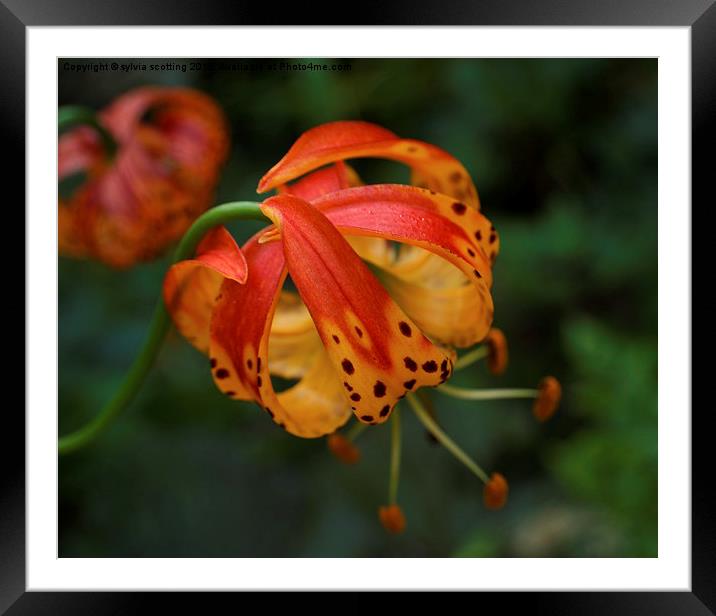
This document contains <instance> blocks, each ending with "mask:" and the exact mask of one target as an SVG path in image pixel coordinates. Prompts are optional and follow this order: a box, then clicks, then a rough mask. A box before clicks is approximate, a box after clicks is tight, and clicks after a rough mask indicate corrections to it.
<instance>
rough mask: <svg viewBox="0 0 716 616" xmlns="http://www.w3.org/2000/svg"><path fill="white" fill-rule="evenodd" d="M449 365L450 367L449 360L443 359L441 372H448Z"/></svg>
mask: <svg viewBox="0 0 716 616" xmlns="http://www.w3.org/2000/svg"><path fill="white" fill-rule="evenodd" d="M447 365H448V361H447V359H443V361H442V363H441V364H440V370H442V371H443V372H445V370H447Z"/></svg>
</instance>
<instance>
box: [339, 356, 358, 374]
mask: <svg viewBox="0 0 716 616" xmlns="http://www.w3.org/2000/svg"><path fill="white" fill-rule="evenodd" d="M341 366H343V370H344V372H345V373H346V374H353V373H354V372H355V371H356V370H355V368H354V367H353V364H352V363H351V360H350V359H344V360H343V361H342V362H341Z"/></svg>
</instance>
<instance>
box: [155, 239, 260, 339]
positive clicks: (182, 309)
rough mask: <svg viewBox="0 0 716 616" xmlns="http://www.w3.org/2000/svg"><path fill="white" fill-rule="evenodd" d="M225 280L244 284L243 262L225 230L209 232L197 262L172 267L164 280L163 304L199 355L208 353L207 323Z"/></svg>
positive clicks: (197, 254) (185, 262) (237, 248)
mask: <svg viewBox="0 0 716 616" xmlns="http://www.w3.org/2000/svg"><path fill="white" fill-rule="evenodd" d="M225 278H228V279H230V280H233V281H235V282H237V283H241V284H243V283H245V282H246V278H247V266H246V259H245V258H244V255H243V254H242V252H241V250H240V249H239V247H238V246H237V245H236V242H235V241H234V238H233V237H232V236H231V234H230V233H229V232H228V231H227V230H226V229H225V228H224V227H216V228H215V229H212V230H211V231H209V233H207V234H206V236H205V237H204V238H203V239H202V241H201V242H200V243H199V246H198V247H197V250H196V258H194V259H188V260H185V261H180V262H179V263H175V264H174V265H172V266H171V267H170V268H169V271H168V272H167V274H166V276H165V277H164V287H163V296H164V304H165V305H166V307H167V310H168V312H169V314H170V315H171V317H172V320H173V321H174V325H175V326H176V328H177V329H178V330H179V332H180V333H181V334H182V335H183V336H184V337H185V338H186V339H187V340H188V341H189V342H190V343H191V344H192V345H194V346H195V347H196V348H197V349H198V350H199V351H201V352H202V353H207V352H208V349H209V323H210V321H211V312H212V310H213V308H214V302H215V299H216V296H217V295H218V293H219V288H220V287H221V283H222V282H223V280H224V279H225Z"/></svg>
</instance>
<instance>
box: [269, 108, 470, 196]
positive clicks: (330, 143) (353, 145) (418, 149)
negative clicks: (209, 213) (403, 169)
mask: <svg viewBox="0 0 716 616" xmlns="http://www.w3.org/2000/svg"><path fill="white" fill-rule="evenodd" d="M366 157H369V158H387V159H390V160H397V161H399V162H402V163H405V164H406V165H408V166H409V167H411V169H412V170H413V177H414V181H419V182H420V183H421V184H422V185H423V186H424V187H426V188H429V189H431V190H434V191H436V192H440V193H444V194H448V195H450V196H452V197H455V198H456V199H458V200H460V201H462V202H463V203H465V204H467V205H468V206H470V207H474V208H476V209H479V207H480V202H479V199H478V196H477V190H476V189H475V185H474V184H473V182H472V179H471V178H470V175H469V174H468V172H467V170H466V169H465V167H463V166H462V164H461V163H460V161H458V160H457V159H456V158H454V157H453V156H451V155H450V154H448V153H447V152H445V151H444V150H441V149H440V148H438V147H435V146H434V145H431V144H429V143H425V142H423V141H417V140H415V139H401V138H400V137H398V136H397V135H395V134H394V133H392V132H390V131H389V130H386V129H384V128H381V127H380V126H377V125H375V124H370V123H368V122H355V121H353V122H330V123H328V124H322V125H321V126H317V127H315V128H312V129H310V130H308V131H306V132H305V133H303V135H301V136H300V137H299V138H298V140H297V141H296V143H294V144H293V146H292V147H291V148H290V149H289V151H288V152H287V154H286V155H285V156H284V157H283V158H282V159H281V160H280V161H279V162H278V163H277V164H276V165H275V166H274V167H273V168H272V169H270V170H269V172H268V173H267V174H266V175H264V177H263V178H261V181H260V182H259V186H258V192H260V193H263V192H266V191H267V190H270V189H272V188H276V187H277V186H279V185H281V184H285V183H286V182H289V181H290V180H293V179H295V178H298V177H300V176H302V175H304V174H305V173H308V172H309V171H312V170H314V169H317V168H318V167H321V166H323V165H327V164H329V163H332V162H335V161H340V160H346V159H350V158H366Z"/></svg>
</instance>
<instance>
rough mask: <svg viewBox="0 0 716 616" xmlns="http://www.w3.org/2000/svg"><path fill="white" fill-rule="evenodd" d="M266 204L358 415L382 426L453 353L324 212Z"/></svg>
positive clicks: (286, 201) (447, 370)
mask: <svg viewBox="0 0 716 616" xmlns="http://www.w3.org/2000/svg"><path fill="white" fill-rule="evenodd" d="M262 209H263V211H264V212H265V213H266V215H267V216H268V217H269V218H271V220H272V221H273V222H274V223H275V224H276V226H277V227H278V228H279V230H280V232H281V240H282V241H281V244H277V243H275V244H271V245H272V246H280V245H282V246H283V250H284V254H285V256H286V262H287V264H288V268H289V271H290V272H291V278H292V279H293V282H294V283H295V285H296V288H297V289H298V292H299V293H300V295H301V298H302V299H303V301H304V303H305V304H306V307H307V308H308V310H309V312H310V313H311V316H312V317H313V321H314V323H315V324H316V328H317V330H318V333H319V335H320V336H321V339H322V340H323V343H324V345H325V347H326V349H327V351H328V355H329V356H330V358H331V361H332V364H333V366H334V367H335V370H336V371H337V372H338V373H339V374H340V375H341V376H340V378H341V379H342V380H343V381H344V383H343V385H344V388H345V389H344V395H345V397H346V399H347V400H349V403H350V405H351V408H352V409H353V411H354V413H355V415H356V416H357V417H358V419H360V420H361V421H362V422H364V423H370V424H373V423H382V422H384V421H386V420H387V419H388V417H389V415H390V412H391V410H392V408H393V407H394V405H395V403H396V402H397V401H398V400H399V399H400V398H401V397H402V396H403V395H404V394H405V393H406V392H407V391H411V390H414V389H417V388H418V387H421V386H423V385H428V386H434V385H438V384H439V383H441V382H442V381H444V380H445V379H447V378H448V377H449V375H450V374H451V372H452V358H451V357H450V356H449V354H448V353H447V352H446V351H444V350H442V349H440V348H438V347H436V346H434V345H433V344H432V343H431V342H430V341H429V340H428V339H427V338H426V337H425V336H424V335H423V334H422V333H421V332H420V330H419V329H418V328H417V326H416V325H415V324H414V323H413V322H412V321H411V320H410V319H409V318H408V317H407V316H406V315H405V313H403V311H402V310H401V309H400V308H399V307H398V306H397V305H396V304H395V302H393V300H392V299H391V298H390V296H389V295H388V294H387V293H386V291H385V289H383V287H382V286H381V285H380V284H379V283H378V281H377V280H376V278H375V276H374V275H373V274H372V273H371V272H370V270H369V269H368V267H367V266H366V265H365V263H363V261H361V259H360V258H359V257H358V255H357V254H356V253H355V252H354V251H353V249H352V248H351V247H350V245H349V244H348V242H347V241H346V240H345V239H344V238H343V237H342V236H341V234H340V232H339V231H338V229H336V227H335V226H334V225H333V224H332V223H331V222H330V221H329V220H328V219H327V218H326V217H325V216H324V215H323V214H321V213H320V212H319V211H318V210H317V209H316V208H314V207H312V206H311V205H310V204H309V203H307V202H305V201H303V200H301V199H297V198H295V197H292V196H289V195H280V196H278V197H272V198H270V199H268V200H266V201H265V202H264V204H263V206H262ZM339 382H340V381H339Z"/></svg>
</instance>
